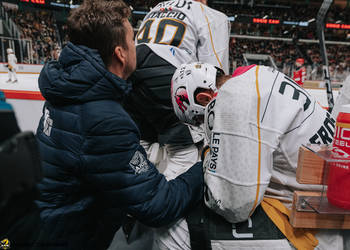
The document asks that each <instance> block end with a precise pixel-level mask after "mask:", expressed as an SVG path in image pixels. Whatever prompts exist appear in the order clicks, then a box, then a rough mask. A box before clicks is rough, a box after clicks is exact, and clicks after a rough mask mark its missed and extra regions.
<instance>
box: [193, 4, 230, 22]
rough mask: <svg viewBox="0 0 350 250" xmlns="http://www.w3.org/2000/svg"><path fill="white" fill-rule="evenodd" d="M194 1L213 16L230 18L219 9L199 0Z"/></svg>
mask: <svg viewBox="0 0 350 250" xmlns="http://www.w3.org/2000/svg"><path fill="white" fill-rule="evenodd" d="M194 3H196V4H198V6H199V7H198V8H203V9H204V10H205V12H206V13H207V14H210V15H211V16H215V17H216V19H228V16H227V15H226V14H225V13H223V12H221V11H219V10H216V9H213V8H211V7H209V6H207V5H205V4H202V3H199V2H194Z"/></svg>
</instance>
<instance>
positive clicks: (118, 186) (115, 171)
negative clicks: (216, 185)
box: [37, 43, 203, 249]
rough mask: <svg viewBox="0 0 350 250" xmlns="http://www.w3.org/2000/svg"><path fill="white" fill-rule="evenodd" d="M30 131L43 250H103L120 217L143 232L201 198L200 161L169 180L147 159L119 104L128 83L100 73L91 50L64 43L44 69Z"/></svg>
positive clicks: (101, 68) (173, 217) (178, 214)
mask: <svg viewBox="0 0 350 250" xmlns="http://www.w3.org/2000/svg"><path fill="white" fill-rule="evenodd" d="M39 87H40V91H41V93H42V95H43V96H44V97H45V99H46V103H45V105H44V108H43V116H42V118H41V120H40V124H39V127H38V130H37V138H38V141H39V145H40V153H41V156H42V163H43V172H44V179H43V181H42V182H41V183H40V184H39V186H38V187H39V190H40V199H39V200H38V201H37V204H38V206H39V208H40V211H41V212H40V216H41V219H42V226H41V230H40V234H39V235H38V239H37V244H38V245H40V244H41V245H42V246H45V249H50V248H51V247H50V246H53V248H52V249H58V248H57V247H59V246H61V248H62V249H106V248H107V247H108V244H109V243H110V242H111V240H112V237H113V235H114V233H115V232H116V230H117V229H118V228H119V227H120V226H121V224H122V223H123V220H124V218H125V216H126V214H127V213H128V214H131V215H133V216H134V217H136V218H137V219H138V220H140V221H141V222H143V223H144V224H146V225H149V226H155V227H158V226H162V225H166V224H169V223H171V222H173V221H175V220H177V219H178V218H180V217H182V216H183V215H184V213H185V212H186V211H188V209H190V208H191V207H193V206H194V205H195V204H196V203H197V202H198V201H199V200H200V199H201V197H202V195H203V191H202V189H203V174H202V166H201V164H200V163H198V164H196V165H194V166H193V167H192V168H191V169H190V170H189V171H187V172H186V173H184V174H182V175H180V176H179V177H178V178H176V179H174V180H172V181H169V182H168V181H166V179H165V177H164V176H163V175H162V174H160V173H159V172H158V171H157V169H156V168H155V167H154V165H152V163H150V162H149V161H148V160H147V157H146V154H145V151H144V149H143V148H142V147H141V146H140V144H139V131H138V129H137V127H136V125H135V123H134V122H133V120H132V119H131V118H130V117H129V115H128V114H127V113H126V112H125V111H124V109H123V108H122V106H121V104H120V102H121V101H122V100H123V97H124V96H125V94H126V93H127V92H128V91H129V89H130V87H131V85H130V84H129V83H127V82H126V81H124V80H123V79H121V78H119V77H117V76H116V75H114V74H112V73H111V72H109V71H107V70H106V68H105V66H104V64H103V61H102V59H101V57H100V56H99V54H98V52H97V51H96V50H92V49H89V48H87V47H85V46H75V45H73V44H72V43H69V44H68V45H67V46H66V47H65V48H64V49H63V50H62V53H61V56H60V58H59V61H58V62H56V61H53V62H50V63H48V64H46V65H45V67H44V68H43V70H42V72H41V74H40V78H39Z"/></svg>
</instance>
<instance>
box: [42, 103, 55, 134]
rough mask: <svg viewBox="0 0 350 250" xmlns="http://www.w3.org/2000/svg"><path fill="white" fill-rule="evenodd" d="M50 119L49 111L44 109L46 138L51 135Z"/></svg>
mask: <svg viewBox="0 0 350 250" xmlns="http://www.w3.org/2000/svg"><path fill="white" fill-rule="evenodd" d="M52 124H53V122H52V119H51V118H50V111H49V110H48V109H47V108H45V114H44V130H43V132H44V134H45V135H47V136H50V135H51V129H52Z"/></svg>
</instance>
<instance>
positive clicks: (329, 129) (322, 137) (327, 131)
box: [309, 112, 335, 144]
mask: <svg viewBox="0 0 350 250" xmlns="http://www.w3.org/2000/svg"><path fill="white" fill-rule="evenodd" d="M334 129H335V120H334V119H333V118H332V117H331V115H330V114H329V113H328V112H327V113H326V119H324V121H323V124H322V126H321V127H320V128H319V129H318V130H317V133H316V134H314V135H313V136H312V137H311V138H310V139H309V142H310V143H311V144H330V143H332V141H333V136H334Z"/></svg>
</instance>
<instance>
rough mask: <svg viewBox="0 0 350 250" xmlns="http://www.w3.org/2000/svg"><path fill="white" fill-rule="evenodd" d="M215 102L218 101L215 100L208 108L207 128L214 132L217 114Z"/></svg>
mask: <svg viewBox="0 0 350 250" xmlns="http://www.w3.org/2000/svg"><path fill="white" fill-rule="evenodd" d="M215 102H216V99H214V100H213V101H212V102H210V103H209V106H208V119H207V126H208V129H209V130H212V129H213V127H214V118H215V113H214V110H213V109H214V107H215Z"/></svg>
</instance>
